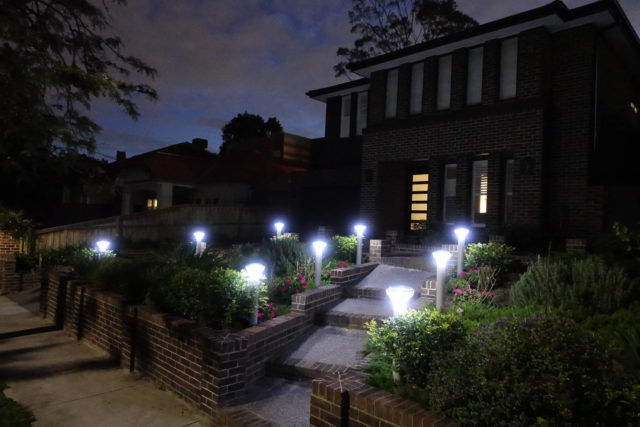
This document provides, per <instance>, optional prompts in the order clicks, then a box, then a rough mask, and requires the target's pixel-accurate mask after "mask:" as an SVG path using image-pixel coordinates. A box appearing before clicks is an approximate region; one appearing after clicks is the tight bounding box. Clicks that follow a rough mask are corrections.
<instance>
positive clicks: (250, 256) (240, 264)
mask: <svg viewBox="0 0 640 427" xmlns="http://www.w3.org/2000/svg"><path fill="white" fill-rule="evenodd" d="M260 252H261V248H260V246H258V245H256V244H254V243H241V244H237V245H233V246H232V247H231V250H230V251H228V252H225V251H221V252H220V255H222V256H223V257H224V258H225V259H226V262H227V266H228V267H229V268H233V269H234V270H238V271H240V270H242V269H243V268H244V267H245V266H246V265H247V264H249V263H251V262H254V261H255V260H256V259H258V258H259V256H260ZM265 267H267V271H268V272H270V273H271V274H274V273H273V268H272V266H265Z"/></svg>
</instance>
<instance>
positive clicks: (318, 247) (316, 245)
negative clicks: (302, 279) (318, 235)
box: [312, 240, 327, 288]
mask: <svg viewBox="0 0 640 427" xmlns="http://www.w3.org/2000/svg"><path fill="white" fill-rule="evenodd" d="M312 244H313V249H314V250H315V252H316V274H315V284H316V288H319V287H320V284H321V283H320V282H321V274H322V252H323V251H324V248H326V247H327V244H326V243H325V242H323V241H322V240H316V241H315V242H313V243H312Z"/></svg>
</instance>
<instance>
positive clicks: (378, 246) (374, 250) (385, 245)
mask: <svg viewBox="0 0 640 427" xmlns="http://www.w3.org/2000/svg"><path fill="white" fill-rule="evenodd" d="M390 252H391V245H390V243H389V242H388V241H387V240H374V239H371V240H370V241H369V259H370V261H371V262H378V263H379V262H382V257H385V256H388V255H389V253H390Z"/></svg>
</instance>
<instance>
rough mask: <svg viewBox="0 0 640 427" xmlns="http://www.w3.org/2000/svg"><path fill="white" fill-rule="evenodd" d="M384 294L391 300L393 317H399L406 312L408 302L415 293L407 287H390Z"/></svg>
mask: <svg viewBox="0 0 640 427" xmlns="http://www.w3.org/2000/svg"><path fill="white" fill-rule="evenodd" d="M386 292H387V295H388V296H389V298H391V304H392V305H393V315H394V316H399V315H401V314H404V313H406V312H407V306H408V305H409V300H411V298H412V297H413V294H414V292H415V291H414V290H413V288H410V287H408V286H391V287H389V288H387V291H386Z"/></svg>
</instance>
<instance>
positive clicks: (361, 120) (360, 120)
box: [356, 92, 369, 135]
mask: <svg viewBox="0 0 640 427" xmlns="http://www.w3.org/2000/svg"><path fill="white" fill-rule="evenodd" d="M368 101H369V93H368V92H360V93H358V116H357V117H356V135H362V129H364V128H366V127H367V106H368Z"/></svg>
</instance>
